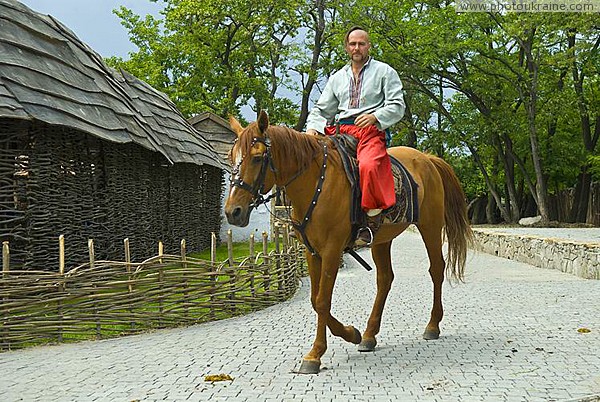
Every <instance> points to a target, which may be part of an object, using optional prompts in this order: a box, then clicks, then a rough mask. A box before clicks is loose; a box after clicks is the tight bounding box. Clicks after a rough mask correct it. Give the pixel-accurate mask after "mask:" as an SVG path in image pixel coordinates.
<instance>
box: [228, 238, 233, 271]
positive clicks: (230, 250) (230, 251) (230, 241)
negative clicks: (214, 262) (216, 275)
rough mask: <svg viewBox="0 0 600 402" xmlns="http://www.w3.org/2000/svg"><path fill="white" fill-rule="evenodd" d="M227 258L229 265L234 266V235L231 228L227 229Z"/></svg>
mask: <svg viewBox="0 0 600 402" xmlns="http://www.w3.org/2000/svg"><path fill="white" fill-rule="evenodd" d="M227 260H228V262H229V266H230V267H233V263H234V261H233V235H232V233H231V229H229V230H228V231H227Z"/></svg>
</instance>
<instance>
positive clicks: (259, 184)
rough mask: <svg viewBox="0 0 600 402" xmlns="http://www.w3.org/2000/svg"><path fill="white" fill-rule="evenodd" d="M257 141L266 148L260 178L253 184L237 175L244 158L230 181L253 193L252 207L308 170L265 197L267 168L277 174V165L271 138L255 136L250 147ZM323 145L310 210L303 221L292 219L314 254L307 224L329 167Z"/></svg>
mask: <svg viewBox="0 0 600 402" xmlns="http://www.w3.org/2000/svg"><path fill="white" fill-rule="evenodd" d="M256 143H261V144H263V145H264V146H265V148H266V151H265V152H264V153H263V160H262V164H261V167H260V172H259V174H258V178H257V179H256V181H255V182H254V183H253V184H248V183H246V182H245V181H243V180H242V178H241V177H237V176H238V174H239V172H240V166H241V165H242V162H243V158H242V159H241V160H240V161H239V162H238V164H237V165H236V166H235V168H234V169H233V171H232V175H233V177H237V178H235V179H233V178H232V179H231V181H230V182H231V185H232V186H235V187H238V188H241V189H242V190H246V191H248V192H249V193H250V194H251V195H252V202H251V203H250V208H256V207H258V206H260V205H262V204H267V202H269V201H270V200H271V199H272V198H274V197H277V196H279V194H280V192H281V189H282V188H285V187H286V186H288V185H289V184H291V183H292V182H293V181H294V180H296V179H297V178H298V177H300V176H301V175H302V174H303V173H304V172H305V171H306V169H302V170H300V171H299V172H297V173H296V174H295V175H294V176H292V178H291V179H290V180H288V182H287V183H286V184H284V185H283V186H281V187H279V186H278V187H277V191H276V192H275V193H273V194H271V195H269V196H268V197H263V195H262V193H263V192H264V182H265V177H266V175H267V168H269V169H270V170H271V171H272V172H273V173H275V174H277V169H275V165H274V164H273V158H272V157H271V141H270V140H269V138H268V137H266V136H265V138H262V137H254V138H253V140H252V143H251V144H250V147H252V146H254V145H255V144H256ZM322 145H323V164H322V165H321V172H320V173H319V181H318V182H317V188H316V189H315V194H314V195H313V198H312V200H311V202H310V205H309V206H308V210H307V211H306V214H305V215H304V218H303V219H302V221H300V222H294V221H293V220H291V219H290V221H291V224H292V226H293V227H294V228H295V229H296V230H297V231H298V232H300V235H301V236H302V241H303V242H304V245H305V246H306V249H307V250H308V251H309V252H310V253H311V254H312V255H316V254H317V252H316V251H315V249H314V248H313V247H312V245H311V244H310V242H309V241H308V238H307V237H306V233H305V231H306V226H307V225H308V222H309V221H310V218H311V217H312V214H313V211H314V209H315V206H316V205H317V201H318V200H319V196H320V195H321V192H322V190H323V182H324V181H325V170H326V168H327V155H328V153H327V144H326V143H324V142H323V143H322Z"/></svg>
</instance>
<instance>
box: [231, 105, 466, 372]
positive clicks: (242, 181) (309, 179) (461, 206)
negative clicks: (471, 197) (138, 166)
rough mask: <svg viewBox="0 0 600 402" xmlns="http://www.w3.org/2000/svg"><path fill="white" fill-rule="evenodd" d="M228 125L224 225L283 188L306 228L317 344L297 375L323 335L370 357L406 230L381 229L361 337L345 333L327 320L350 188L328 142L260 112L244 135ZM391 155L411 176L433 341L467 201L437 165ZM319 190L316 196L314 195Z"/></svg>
mask: <svg viewBox="0 0 600 402" xmlns="http://www.w3.org/2000/svg"><path fill="white" fill-rule="evenodd" d="M230 123H231V127H232V129H233V130H234V131H235V132H236V133H237V136H238V138H237V140H236V143H235V144H234V146H233V148H232V150H231V162H232V166H233V173H232V186H231V190H230V193H229V197H228V198H227V201H226V203H225V213H226V215H227V220H228V221H229V223H231V224H233V225H237V226H246V225H247V224H248V220H249V217H250V213H251V211H252V209H253V207H254V205H255V203H256V202H257V199H260V197H261V195H260V194H266V193H267V192H268V191H270V190H271V188H272V187H273V186H274V185H276V186H278V187H279V188H285V192H286V196H287V198H288V199H289V200H290V202H291V204H292V207H293V213H292V218H293V219H294V220H296V221H298V222H301V221H306V223H305V224H304V226H303V230H302V231H303V232H304V236H305V238H304V239H305V241H306V242H307V243H308V244H310V248H312V250H313V253H314V254H313V253H310V252H308V251H307V252H306V259H307V262H308V272H309V275H310V281H311V303H312V306H313V308H314V310H315V311H316V312H317V316H318V320H317V334H316V337H315V341H314V343H313V346H312V349H311V350H310V351H309V352H308V354H306V355H305V356H304V358H303V360H302V364H301V366H300V370H299V372H300V373H306V374H315V373H318V372H319V369H320V365H321V356H323V354H324V353H325V351H326V349H327V339H326V328H329V329H330V330H331V333H332V334H333V335H336V336H340V337H342V338H343V339H344V340H346V341H348V342H352V343H354V344H358V345H359V350H360V351H372V350H374V348H375V345H376V344H377V341H376V340H375V336H376V335H377V334H378V332H379V328H380V324H381V315H382V312H383V307H384V304H385V301H386V298H387V295H388V292H389V290H390V287H391V284H392V280H393V279H394V274H393V272H392V264H391V256H390V247H391V244H392V240H393V239H394V238H395V237H396V236H398V235H399V234H400V233H402V232H403V231H404V230H405V229H406V228H407V227H408V226H409V225H410V224H408V223H401V224H384V225H382V227H381V228H380V230H379V231H378V232H377V234H376V236H375V239H374V241H373V244H372V246H371V253H372V256H373V260H374V261H375V265H376V266H377V296H376V298H375V303H374V305H373V309H372V312H371V315H370V317H369V320H368V322H367V328H366V330H365V332H364V334H363V335H362V336H361V334H360V332H359V331H358V330H357V329H356V328H354V327H353V326H351V325H348V326H345V325H343V324H342V323H341V322H339V321H338V320H337V319H336V318H335V317H333V315H332V314H331V299H332V293H333V287H334V282H335V279H336V275H337V272H338V267H339V261H340V257H341V255H342V253H343V251H344V249H345V248H346V247H347V245H348V243H349V242H351V241H352V239H351V238H350V237H351V223H350V209H349V208H350V191H351V189H350V184H349V181H348V180H347V179H346V175H345V172H344V168H343V166H342V161H341V157H340V155H339V154H338V152H337V151H335V150H334V149H333V148H334V146H333V145H332V142H331V140H330V139H328V138H326V137H321V136H313V135H306V134H303V133H300V132H297V131H294V130H292V129H290V128H286V127H280V126H270V125H269V118H268V116H267V115H266V113H264V112H261V113H260V114H259V118H258V120H257V121H256V122H254V123H251V124H250V125H248V126H247V127H246V128H243V127H242V126H241V125H240V123H239V122H238V121H237V120H236V119H235V118H231V119H230ZM389 153H390V154H391V155H393V156H394V157H395V158H397V159H398V160H399V161H400V162H401V163H402V164H403V165H404V166H405V167H406V168H407V169H408V170H409V172H410V173H411V174H412V176H413V178H414V180H415V182H416V183H417V184H418V186H419V190H418V199H419V210H420V216H419V221H418V222H417V224H416V226H417V228H418V229H419V232H420V233H421V236H422V238H423V241H424V243H425V246H426V248H427V254H428V256H429V261H430V267H429V274H430V276H431V279H432V281H433V308H432V310H431V318H430V320H429V323H428V324H427V327H426V328H425V332H424V334H423V337H424V338H425V339H437V338H438V337H439V334H440V329H439V323H440V321H441V320H442V315H443V308H442V282H443V281H444V273H445V270H446V269H447V270H448V271H449V273H450V275H451V276H452V277H453V278H455V279H458V280H462V278H463V271H464V266H465V258H466V253H467V246H468V243H469V241H470V239H471V236H472V233H471V229H470V226H469V222H468V218H467V206H466V203H465V197H464V194H463V191H462V188H461V186H460V183H459V181H458V179H457V177H456V175H455V174H454V172H453V170H452V168H451V167H450V165H448V164H447V163H446V162H444V161H443V160H442V159H440V158H438V157H436V156H433V155H428V154H424V153H421V152H419V151H417V150H415V149H413V148H406V147H396V148H390V149H389ZM319 185H321V190H320V191H319V190H315V189H319ZM316 193H320V194H318V195H317V194H316ZM443 234H444V235H445V237H446V239H447V241H448V256H447V257H448V264H447V265H446V263H445V262H444V256H443V254H442V243H443V239H442V235H443ZM297 235H300V236H301V235H302V233H297ZM300 236H298V238H300ZM307 248H308V247H307Z"/></svg>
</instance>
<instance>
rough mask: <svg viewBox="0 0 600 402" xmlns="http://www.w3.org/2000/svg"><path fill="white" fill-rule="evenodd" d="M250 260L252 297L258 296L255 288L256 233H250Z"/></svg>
mask: <svg viewBox="0 0 600 402" xmlns="http://www.w3.org/2000/svg"><path fill="white" fill-rule="evenodd" d="M248 261H249V266H248V268H249V271H250V272H249V273H250V294H251V295H252V299H253V300H254V298H256V289H254V233H250V255H249V258H248Z"/></svg>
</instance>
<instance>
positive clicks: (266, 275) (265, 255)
mask: <svg viewBox="0 0 600 402" xmlns="http://www.w3.org/2000/svg"><path fill="white" fill-rule="evenodd" d="M262 249H263V262H262V266H263V277H264V279H263V288H264V289H265V293H266V294H268V293H269V287H270V286H271V281H270V278H269V271H270V270H269V266H270V265H271V261H270V260H269V235H268V234H267V232H262Z"/></svg>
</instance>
